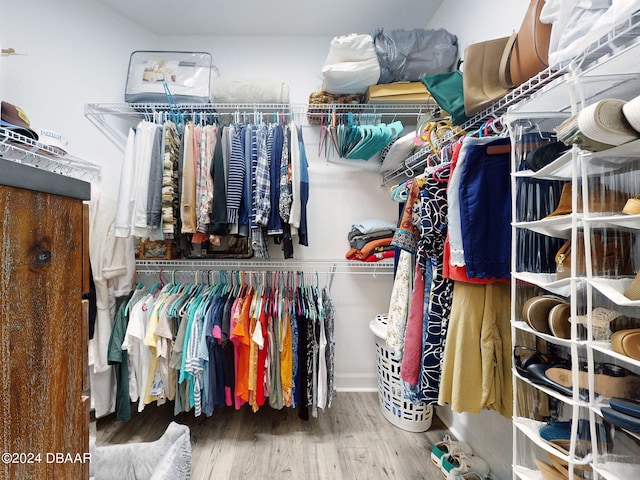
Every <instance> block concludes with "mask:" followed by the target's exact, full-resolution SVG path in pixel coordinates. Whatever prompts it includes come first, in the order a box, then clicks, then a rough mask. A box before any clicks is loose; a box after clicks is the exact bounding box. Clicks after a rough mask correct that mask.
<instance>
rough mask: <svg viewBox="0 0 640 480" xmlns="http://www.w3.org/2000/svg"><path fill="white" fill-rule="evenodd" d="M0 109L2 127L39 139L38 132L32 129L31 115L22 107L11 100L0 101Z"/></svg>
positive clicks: (0, 124)
mask: <svg viewBox="0 0 640 480" xmlns="http://www.w3.org/2000/svg"><path fill="white" fill-rule="evenodd" d="M0 110H1V115H0V127H2V128H4V129H6V130H11V131H13V132H15V133H17V134H18V135H22V136H24V137H28V138H31V139H32V140H38V134H37V133H36V132H35V131H33V130H32V129H31V122H29V117H27V115H26V113H24V111H23V110H22V109H21V108H18V107H16V106H15V105H13V104H11V103H9V102H0Z"/></svg>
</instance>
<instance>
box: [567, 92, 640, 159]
mask: <svg viewBox="0 0 640 480" xmlns="http://www.w3.org/2000/svg"><path fill="white" fill-rule="evenodd" d="M556 133H557V134H558V140H560V141H561V142H563V143H565V144H566V145H572V144H574V145H578V146H579V147H580V148H581V149H583V150H587V151H591V152H599V151H601V150H606V149H608V148H612V147H615V146H618V145H622V144H624V143H627V142H631V141H633V140H637V139H638V138H640V97H636V98H634V99H633V100H631V101H629V102H625V101H624V100H620V99H617V98H605V99H602V100H600V101H598V102H596V103H593V104H591V105H589V106H587V107H585V108H584V109H582V110H581V111H580V113H578V114H576V115H574V116H572V117H571V118H569V119H567V120H565V121H564V122H562V123H561V124H560V125H559V126H558V127H557V128H556Z"/></svg>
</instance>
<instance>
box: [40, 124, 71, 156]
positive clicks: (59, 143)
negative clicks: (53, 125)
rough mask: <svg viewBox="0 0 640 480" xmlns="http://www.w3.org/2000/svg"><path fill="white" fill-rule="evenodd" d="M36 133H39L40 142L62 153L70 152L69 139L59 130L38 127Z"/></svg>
mask: <svg viewBox="0 0 640 480" xmlns="http://www.w3.org/2000/svg"><path fill="white" fill-rule="evenodd" d="M36 134H37V135H38V142H39V143H41V144H43V145H46V146H48V147H50V148H51V149H53V150H55V151H56V152H57V153H59V154H60V155H65V154H67V153H68V152H69V141H68V140H67V139H66V138H65V137H63V136H62V135H60V134H59V133H58V132H54V131H53V130H46V129H44V128H37V129H36Z"/></svg>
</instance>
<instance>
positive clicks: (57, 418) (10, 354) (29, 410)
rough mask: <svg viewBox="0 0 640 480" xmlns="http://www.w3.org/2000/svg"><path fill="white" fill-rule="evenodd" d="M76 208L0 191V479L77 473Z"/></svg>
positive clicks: (83, 455) (79, 257)
mask: <svg viewBox="0 0 640 480" xmlns="http://www.w3.org/2000/svg"><path fill="white" fill-rule="evenodd" d="M82 208H83V205H82V201H80V200H77V199H71V198H67V197H63V196H60V195H52V194H47V193H41V192H34V191H30V190H25V189H21V188H13V187H5V186H0V215H2V221H1V222H0V249H1V250H0V396H1V397H0V454H4V456H3V458H2V460H3V461H2V462H1V463H0V478H2V479H29V480H31V479H35V478H37V479H72V480H75V479H80V478H83V472H86V465H85V464H84V463H85V462H86V461H88V452H86V451H85V450H86V448H87V447H86V445H87V444H88V442H87V437H88V424H87V423H86V419H85V412H84V409H83V405H82V379H83V365H82V362H83V358H84V357H83V351H82V348H83V347H82V346H83V344H84V345H86V343H85V342H83V341H82V338H81V337H82V334H83V332H84V331H86V330H85V329H83V328H82V323H81V322H82V309H81V300H82V290H83V277H82V271H83V214H82ZM8 454H10V455H11V457H8V456H7V455H8Z"/></svg>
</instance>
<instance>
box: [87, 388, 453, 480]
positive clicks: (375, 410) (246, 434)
mask: <svg viewBox="0 0 640 480" xmlns="http://www.w3.org/2000/svg"><path fill="white" fill-rule="evenodd" d="M245 407H246V408H245ZM245 407H243V408H242V409H241V410H239V411H235V410H233V409H232V408H222V409H217V410H216V411H215V412H214V414H213V416H211V417H209V418H206V417H204V416H202V417H198V418H196V417H194V416H193V413H186V414H181V415H179V416H177V417H174V416H173V403H171V404H167V405H164V406H161V407H157V406H155V405H148V406H147V407H146V408H145V410H144V412H142V413H141V414H138V413H133V414H132V419H131V421H129V422H116V421H115V416H114V415H110V416H108V417H105V418H101V419H98V421H97V422H96V421H94V422H92V424H91V434H92V435H95V436H96V444H97V445H99V446H100V445H109V444H118V443H130V442H150V441H153V440H156V439H158V438H159V437H160V436H161V435H162V433H163V432H164V431H165V429H166V428H167V425H168V424H169V423H170V422H171V421H172V420H174V421H176V422H178V423H181V424H185V425H188V426H189V428H190V430H191V444H192V463H193V468H192V478H193V479H194V480H262V479H265V480H267V479H268V480H275V479H277V480H289V479H291V480H341V479H344V480H347V479H348V480H378V479H391V480H441V479H442V474H441V473H440V470H439V469H438V468H436V467H435V466H434V465H433V464H432V463H431V459H430V452H431V445H432V444H433V443H435V442H437V441H439V440H440V439H441V438H442V436H443V435H444V434H445V433H446V429H445V427H444V426H443V425H442V423H441V422H440V421H439V419H438V418H437V417H435V416H434V418H433V422H432V426H431V428H430V429H429V430H428V431H427V432H424V433H412V432H407V431H405V430H402V429H400V428H398V427H396V426H394V425H392V424H391V423H389V422H388V421H387V420H386V419H385V418H384V417H383V416H382V413H381V412H380V407H379V404H378V396H377V393H351V392H349V393H347V392H338V393H337V394H336V396H335V398H334V402H333V405H332V407H331V408H330V409H326V410H325V411H324V412H322V411H320V412H319V413H318V418H310V419H309V420H308V421H305V420H301V419H300V418H298V415H297V411H296V410H292V409H283V410H274V409H271V408H270V407H267V406H265V407H263V408H261V409H260V410H259V411H258V412H257V413H253V412H252V411H251V409H250V408H248V407H247V406H246V405H245ZM134 409H135V408H134Z"/></svg>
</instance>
